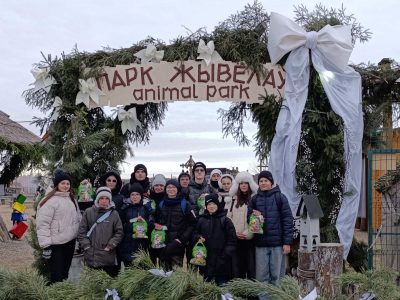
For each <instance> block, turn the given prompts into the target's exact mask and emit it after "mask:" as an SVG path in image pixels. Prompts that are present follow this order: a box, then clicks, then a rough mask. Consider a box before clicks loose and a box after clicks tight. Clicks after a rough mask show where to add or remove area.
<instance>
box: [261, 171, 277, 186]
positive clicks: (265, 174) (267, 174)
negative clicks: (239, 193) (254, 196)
mask: <svg viewBox="0 0 400 300" xmlns="http://www.w3.org/2000/svg"><path fill="white" fill-rule="evenodd" d="M261 178H267V179H268V180H269V181H271V183H272V185H273V184H274V177H272V173H271V172H270V171H261V172H260V174H258V183H260V179H261Z"/></svg>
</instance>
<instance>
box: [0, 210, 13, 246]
mask: <svg viewBox="0 0 400 300" xmlns="http://www.w3.org/2000/svg"><path fill="white" fill-rule="evenodd" d="M0 238H1V239H2V240H3V242H8V241H10V240H11V238H10V235H9V233H8V229H7V226H6V224H5V223H4V220H3V218H2V217H1V216H0Z"/></svg>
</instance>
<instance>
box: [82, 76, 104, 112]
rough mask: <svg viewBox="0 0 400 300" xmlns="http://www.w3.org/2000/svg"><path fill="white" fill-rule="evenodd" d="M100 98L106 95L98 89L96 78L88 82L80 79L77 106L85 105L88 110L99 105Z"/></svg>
mask: <svg viewBox="0 0 400 300" xmlns="http://www.w3.org/2000/svg"><path fill="white" fill-rule="evenodd" d="M100 96H104V93H103V92H102V91H101V90H100V89H99V88H98V87H97V82H96V80H95V79H94V78H89V79H88V80H84V79H79V92H78V94H77V95H76V101H75V104H76V105H78V104H79V103H83V104H85V105H86V107H87V108H91V107H96V106H98V105H99V101H100Z"/></svg>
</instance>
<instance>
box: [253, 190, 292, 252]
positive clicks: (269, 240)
mask: <svg viewBox="0 0 400 300" xmlns="http://www.w3.org/2000/svg"><path fill="white" fill-rule="evenodd" d="M253 209H256V210H258V211H260V212H261V214H262V215H263V217H264V227H263V229H264V233H263V234H254V242H255V245H256V247H277V246H283V245H291V244H292V242H293V215H292V211H291V210H290V206H289V203H288V200H287V198H286V196H285V195H284V194H282V193H281V190H280V189H279V186H275V187H273V188H272V189H270V190H268V191H261V190H260V189H258V191H257V194H256V195H254V196H253V197H252V199H251V201H250V202H249V205H248V210H247V219H248V220H249V218H250V215H251V213H252V212H253Z"/></svg>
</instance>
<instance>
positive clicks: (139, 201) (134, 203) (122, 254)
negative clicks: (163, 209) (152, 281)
mask: <svg viewBox="0 0 400 300" xmlns="http://www.w3.org/2000/svg"><path fill="white" fill-rule="evenodd" d="M129 192H130V197H129V198H127V199H125V200H124V204H123V205H122V207H121V210H120V212H119V213H120V217H121V220H122V226H123V228H124V238H123V240H122V242H121V244H120V245H119V246H118V258H119V259H120V260H121V261H122V262H123V263H124V266H125V267H129V266H130V265H131V264H132V260H133V254H135V253H136V252H137V251H138V250H139V249H143V250H148V249H149V236H150V232H151V229H152V227H153V226H154V219H153V215H152V208H151V207H150V203H147V204H143V193H144V190H143V188H142V186H141V185H140V184H139V183H133V184H131V186H130V189H129ZM143 220H144V221H146V222H147V232H146V233H145V235H146V236H147V238H145V237H140V238H138V237H137V235H136V236H134V232H133V223H134V222H135V221H143Z"/></svg>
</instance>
